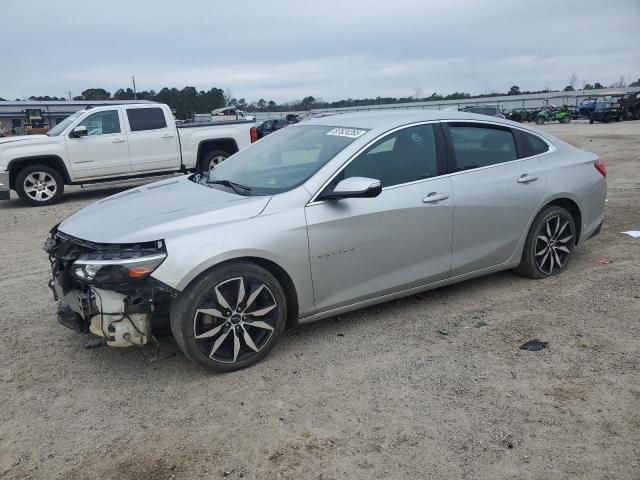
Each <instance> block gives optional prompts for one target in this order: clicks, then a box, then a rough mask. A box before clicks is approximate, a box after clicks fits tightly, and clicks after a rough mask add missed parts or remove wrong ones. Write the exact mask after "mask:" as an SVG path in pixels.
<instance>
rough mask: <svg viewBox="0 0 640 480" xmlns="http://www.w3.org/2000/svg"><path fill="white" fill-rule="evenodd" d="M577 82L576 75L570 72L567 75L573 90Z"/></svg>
mask: <svg viewBox="0 0 640 480" xmlns="http://www.w3.org/2000/svg"><path fill="white" fill-rule="evenodd" d="M577 84H578V76H577V75H576V74H575V73H572V74H571V76H570V77H569V85H571V89H572V90H575V88H576V85H577Z"/></svg>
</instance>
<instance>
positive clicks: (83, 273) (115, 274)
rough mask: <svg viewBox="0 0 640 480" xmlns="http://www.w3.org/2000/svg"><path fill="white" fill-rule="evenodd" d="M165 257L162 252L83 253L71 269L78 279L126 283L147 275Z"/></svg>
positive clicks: (102, 282)
mask: <svg viewBox="0 0 640 480" xmlns="http://www.w3.org/2000/svg"><path fill="white" fill-rule="evenodd" d="M165 258H167V254H166V253H164V252H159V253H150V252H133V251H124V252H107V253H87V254H83V255H81V256H80V257H78V259H77V260H76V261H75V262H73V265H72V267H71V271H72V273H73V275H74V276H75V277H76V278H78V279H79V280H82V281H85V282H89V283H96V284H108V283H127V282H131V281H134V280H139V279H142V278H145V277H147V276H148V275H149V274H150V273H151V272H153V271H154V270H155V269H156V268H158V267H159V266H160V264H161V263H162V262H163V261H164V259H165Z"/></svg>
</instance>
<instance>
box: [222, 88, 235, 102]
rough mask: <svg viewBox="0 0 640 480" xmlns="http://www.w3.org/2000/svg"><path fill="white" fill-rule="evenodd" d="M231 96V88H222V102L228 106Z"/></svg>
mask: <svg viewBox="0 0 640 480" xmlns="http://www.w3.org/2000/svg"><path fill="white" fill-rule="evenodd" d="M232 98H233V92H232V91H231V89H230V88H229V87H227V88H225V89H224V104H225V105H227V106H229V102H231V99H232Z"/></svg>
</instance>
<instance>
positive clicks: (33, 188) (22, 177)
mask: <svg viewBox="0 0 640 480" xmlns="http://www.w3.org/2000/svg"><path fill="white" fill-rule="evenodd" d="M14 188H15V190H16V193H17V194H18V196H19V197H20V199H22V201H23V202H25V203H27V204H29V205H32V206H36V207H41V206H45V205H53V204H54V203H57V202H58V201H60V199H61V198H62V194H63V193H64V180H63V178H62V175H60V173H59V172H58V171H57V170H55V169H53V168H51V167H49V166H48V165H30V166H28V167H26V168H23V169H22V170H20V172H18V175H17V176H16V180H15V187H14Z"/></svg>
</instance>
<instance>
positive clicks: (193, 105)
mask: <svg viewBox="0 0 640 480" xmlns="http://www.w3.org/2000/svg"><path fill="white" fill-rule="evenodd" d="M576 84H577V77H576V75H575V74H573V75H571V77H570V79H569V83H568V85H567V86H566V87H565V88H564V89H563V90H562V91H565V92H570V91H574V90H575V89H576ZM624 86H625V83H624V79H623V78H622V77H621V78H620V80H619V81H618V82H616V83H613V84H611V85H609V87H614V88H615V87H624ZM629 86H630V87H638V86H640V79H638V80H637V81H635V82H632V83H630V84H629ZM601 88H606V87H605V86H604V85H602V84H601V83H600V82H595V83H594V84H590V83H584V84H583V87H582V89H583V90H598V89H601ZM557 91H559V90H551V89H550V88H545V89H543V90H535V91H531V90H521V89H520V87H519V86H518V85H513V86H512V87H511V88H510V89H509V91H507V92H491V93H484V94H482V95H471V94H470V93H466V92H453V93H450V94H448V95H440V94H439V93H432V94H431V95H430V96H426V95H425V94H424V93H423V92H422V90H421V89H419V88H418V89H416V91H415V94H414V95H412V96H408V97H399V98H396V97H375V98H361V99H353V98H348V99H344V100H337V101H333V102H325V101H323V100H322V98H316V97H313V96H311V95H309V96H307V97H304V98H303V99H302V100H292V101H290V102H285V103H282V104H277V103H276V102H274V101H273V100H265V99H264V98H261V99H259V100H257V101H254V102H247V101H246V99H244V98H239V99H238V98H235V97H234V96H233V95H232V93H231V91H230V90H229V89H227V90H226V91H223V90H222V89H220V88H216V87H213V88H211V89H210V90H198V89H196V88H195V87H184V88H183V89H182V90H178V89H177V88H175V87H173V88H168V87H165V88H163V89H161V90H160V91H158V92H156V91H155V90H144V91H141V92H135V93H134V91H133V90H132V89H131V88H126V89H124V88H120V89H118V90H116V91H115V93H113V94H111V93H110V92H109V91H107V90H105V89H104V88H88V89H87V90H84V91H83V92H82V93H81V94H80V95H78V96H75V97H73V100H79V101H82V100H86V101H89V100H95V101H99V100H134V99H136V98H137V99H138V100H151V101H154V102H160V103H166V104H167V105H169V106H170V107H171V108H172V109H174V110H175V114H176V117H177V118H179V119H184V118H191V117H193V115H194V114H196V113H206V112H210V111H211V110H214V109H216V108H221V107H226V106H235V107H237V108H239V109H241V110H245V111H247V112H258V111H272V112H284V111H307V110H311V109H312V108H344V107H361V106H366V105H383V104H394V103H411V102H427V101H443V100H465V99H470V98H480V97H498V96H504V95H524V94H529V93H548V92H557ZM0 100H4V99H3V98H0ZM29 100H33V101H64V100H67V99H66V98H64V97H50V96H48V95H45V96H39V97H36V96H32V97H29ZM16 101H20V99H16Z"/></svg>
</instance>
